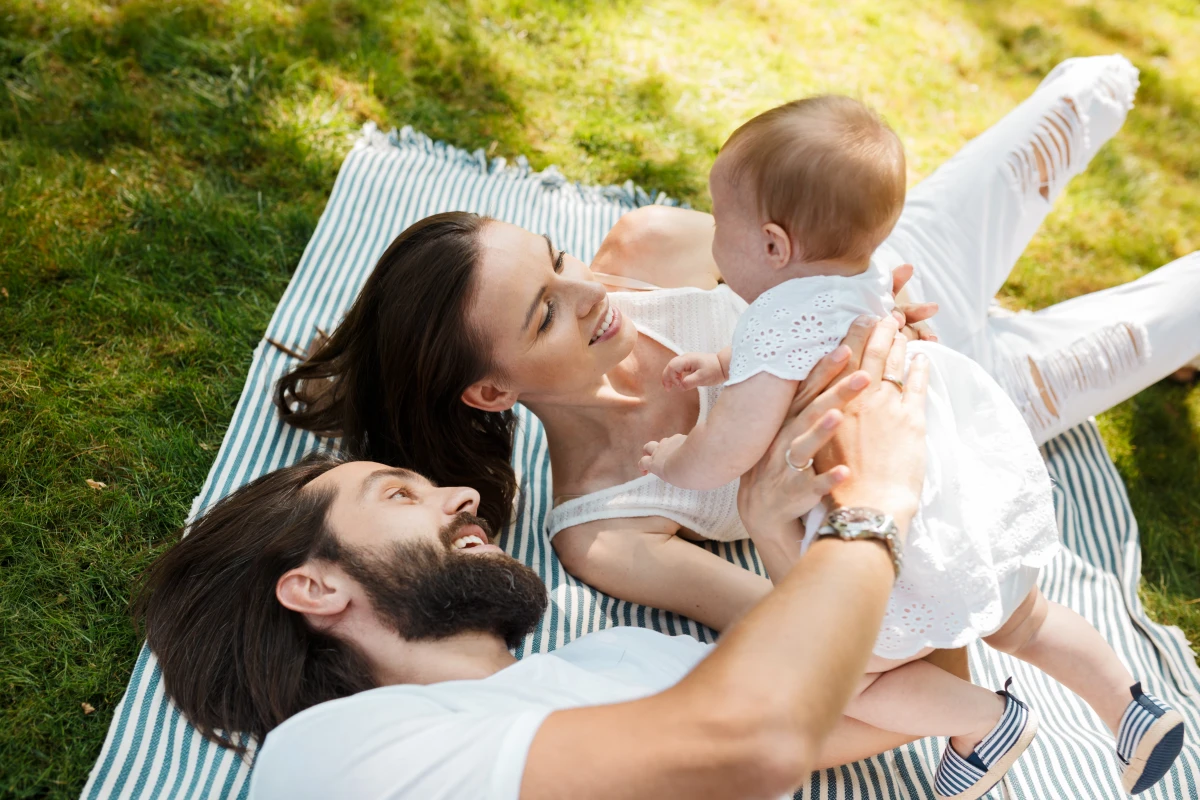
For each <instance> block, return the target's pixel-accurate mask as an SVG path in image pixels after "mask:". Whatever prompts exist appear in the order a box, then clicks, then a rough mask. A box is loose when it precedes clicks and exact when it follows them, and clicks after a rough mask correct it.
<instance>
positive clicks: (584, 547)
mask: <svg viewBox="0 0 1200 800" xmlns="http://www.w3.org/2000/svg"><path fill="white" fill-rule="evenodd" d="M668 524H669V523H668V521H667V520H662V519H661V518H655V517H649V518H629V519H612V520H601V521H599V522H592V523H585V524H583V525H576V526H574V527H571V528H567V529H565V530H562V531H560V532H559V533H558V535H556V536H555V537H554V538H553V539H552V540H551V542H552V544H553V546H554V550H555V552H556V553H557V554H558V557H559V560H560V561H561V562H562V564H563V567H565V568H566V570H567V572H569V573H571V574H572V575H573V576H575V577H576V578H578V579H580V580H582V581H584V582H586V583H588V584H589V585H591V586H594V587H595V588H597V589H599V590H600V591H602V592H605V593H606V594H610V595H612V596H613V597H619V598H620V599H622V600H626V601H628V602H631V603H640V604H641V605H644V606H650V607H652V608H661V609H664V610H666V611H673V612H675V613H676V614H682V615H683V616H685V617H689V618H690V619H694V620H696V621H697V622H699V623H701V624H702V625H707V626H709V627H710V628H714V629H716V630H718V631H722V630H726V629H727V628H729V626H730V625H732V624H733V623H734V621H736V620H737V619H738V617H740V616H741V615H742V614H744V613H745V612H747V611H749V610H750V608H751V607H753V606H754V605H755V604H756V603H757V602H758V601H760V600H762V599H763V598H764V597H766V596H767V595H768V594H769V593H770V591H771V582H770V581H769V580H767V579H766V578H763V577H761V576H759V575H755V574H754V573H753V572H751V571H750V570H747V569H743V568H742V567H740V566H738V565H737V564H733V563H730V562H729V561H726V560H725V559H723V558H721V557H720V556H718V555H715V554H714V553H711V552H709V551H708V550H705V549H704V548H702V547H697V546H696V545H694V544H691V543H690V542H686V541H684V540H682V539H680V538H679V537H677V536H675V534H674V528H677V527H678V526H674V528H672V529H671V531H670V532H666V531H667V528H668ZM656 527H657V530H655V528H656Z"/></svg>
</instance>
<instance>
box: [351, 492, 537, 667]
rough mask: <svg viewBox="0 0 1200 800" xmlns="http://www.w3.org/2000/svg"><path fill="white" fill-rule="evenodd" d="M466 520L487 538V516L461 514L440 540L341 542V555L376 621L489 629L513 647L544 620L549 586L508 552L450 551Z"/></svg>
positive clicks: (422, 636)
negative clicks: (378, 544) (381, 545)
mask: <svg viewBox="0 0 1200 800" xmlns="http://www.w3.org/2000/svg"><path fill="white" fill-rule="evenodd" d="M467 525H478V526H479V527H480V528H482V529H483V530H484V531H485V532H487V533H488V538H489V540H490V538H491V532H490V531H489V530H488V526H487V523H486V522H485V521H484V520H482V519H480V518H478V517H475V516H472V515H470V514H460V515H459V516H458V517H456V518H455V519H454V521H453V522H451V523H450V524H449V525H447V526H446V527H445V528H443V529H442V530H441V531H440V532H439V534H438V541H437V542H403V543H396V544H394V545H392V546H391V547H388V548H386V549H385V550H384V551H383V553H382V554H378V555H377V554H375V553H374V552H372V551H370V550H367V549H364V548H354V549H349V548H346V547H344V546H343V547H342V548H341V549H342V552H341V553H340V554H339V559H338V562H339V563H340V564H341V566H342V568H343V569H345V570H346V572H347V573H348V574H349V575H350V577H352V578H354V579H355V580H356V581H358V582H359V583H360V584H361V585H362V587H363V589H364V590H365V591H366V593H367V595H368V596H369V597H370V599H371V603H372V604H373V605H374V606H375V613H376V615H377V616H378V617H379V620H380V621H381V622H382V623H383V624H385V625H387V626H388V627H389V628H392V629H393V630H395V631H396V633H398V634H399V635H400V636H402V637H404V638H405V639H408V640H410V641H420V640H425V641H430V640H437V639H445V638H447V637H450V636H454V635H456V634H460V633H488V634H495V635H497V636H499V637H501V638H502V639H504V643H505V644H506V645H507V646H508V647H509V648H515V647H516V646H517V645H518V644H520V642H521V640H522V639H523V638H525V636H526V635H527V634H528V633H530V632H531V631H532V630H533V629H534V628H536V627H537V624H538V622H539V621H541V618H542V614H544V613H545V611H546V604H547V597H546V586H545V584H543V583H542V579H541V578H539V577H538V575H537V573H536V572H534V571H533V570H531V569H530V568H529V567H527V566H525V565H524V564H522V563H520V562H519V561H517V560H515V559H513V558H510V557H509V556H507V555H505V554H501V553H480V554H478V555H472V554H471V553H469V552H465V551H455V550H453V548H452V545H451V542H452V541H453V540H454V539H455V538H456V537H457V536H458V535H460V534H459V533H458V531H460V530H461V529H462V528H464V527H466V526H467Z"/></svg>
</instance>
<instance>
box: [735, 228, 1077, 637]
mask: <svg viewBox="0 0 1200 800" xmlns="http://www.w3.org/2000/svg"><path fill="white" fill-rule="evenodd" d="M881 255H882V256H883V258H881V259H878V260H873V261H872V264H871V266H870V267H869V268H868V269H867V270H866V271H865V272H863V273H862V274H861V275H855V276H852V277H841V276H814V277H811V278H798V279H795V280H789V281H785V282H784V283H781V284H779V285H778V286H775V287H773V288H771V289H769V290H768V291H766V292H763V294H762V295H760V296H759V297H758V299H756V300H755V301H754V302H753V303H752V304H751V305H750V308H749V309H748V310H747V311H746V312H745V313H744V314H743V315H742V317H741V319H740V320H738V324H737V330H736V332H735V333H734V336H733V354H732V357H731V361H730V367H729V382H728V384H729V385H733V384H737V383H740V382H741V381H744V380H746V379H747V378H750V377H752V376H753V375H757V374H759V373H761V372H767V373H770V374H771V375H774V376H775V377H777V378H782V379H784V380H793V381H801V380H804V379H805V378H806V377H808V373H809V370H810V369H811V368H812V367H813V365H815V364H816V363H817V361H819V360H820V359H821V358H822V357H823V356H825V355H826V354H828V353H829V352H830V351H832V350H833V349H834V348H835V347H837V345H838V343H839V342H841V341H842V339H843V338H845V336H846V334H847V332H848V331H849V329H850V325H851V324H852V323H853V322H854V320H855V319H856V318H857V317H859V316H861V315H863V314H875V315H876V316H882V315H884V314H887V313H890V311H891V309H892V297H891V283H892V281H891V273H890V272H889V271H888V270H887V269H885V268H884V267H883V266H881V263H880V262H882V261H889V260H890V259H889V258H888V257H887V256H888V254H887V252H886V247H885V248H881ZM909 350H910V353H911V355H913V356H915V355H916V354H918V353H923V354H924V355H926V356H928V357H929V360H930V379H929V393H928V403H927V415H926V436H925V445H926V469H925V486H924V488H923V489H922V492H921V508H920V510H919V511H918V513H917V516H916V517H915V518H914V519H913V522H912V527H911V528H910V530H909V535H908V542H907V544H906V546H905V550H904V567H903V569H902V570H901V572H900V577H899V579H898V580H897V581H896V586H895V588H894V589H893V590H892V596H891V599H890V600H889V602H888V610H887V614H886V616H885V617H884V620H883V626H882V628H881V629H880V632H879V637H878V639H877V640H876V642H875V654H876V655H878V656H881V657H883V658H893V659H899V658H907V657H909V656H912V655H914V654H916V653H918V652H920V651H921V650H924V649H926V648H930V647H935V648H953V647H962V646H963V645H966V644H969V643H971V642H972V641H974V640H976V639H978V638H980V637H982V636H986V635H987V634H989V633H993V632H995V631H996V630H997V629H998V628H999V627H1000V626H1001V625H1002V624H1003V623H1004V621H1005V620H1007V619H1008V618H1009V617H1010V616H1011V615H1012V612H1013V611H1015V610H1016V608H1017V606H1018V605H1019V604H1020V602H1021V600H1023V599H1024V594H1025V593H1027V592H1028V591H1029V589H1030V588H1031V587H1032V586H1033V584H1034V580H1035V579H1036V576H1037V570H1038V569H1039V568H1040V567H1042V566H1044V565H1045V564H1047V563H1049V562H1050V559H1052V558H1053V557H1054V554H1055V553H1056V552H1057V551H1058V547H1059V544H1058V528H1057V526H1056V525H1055V520H1054V501H1053V498H1052V497H1051V494H1050V476H1049V475H1048V474H1047V472H1046V465H1045V463H1044V462H1043V461H1042V457H1041V454H1040V453H1038V450H1037V446H1036V445H1035V444H1034V442H1033V438H1032V437H1031V436H1030V435H1029V427H1028V426H1027V425H1026V424H1025V421H1024V420H1023V419H1022V418H1021V415H1020V413H1019V412H1018V411H1017V409H1016V407H1015V406H1014V405H1013V403H1012V401H1011V400H1010V399H1009V398H1008V396H1007V395H1005V394H1004V391H1003V390H1002V389H1001V388H1000V386H999V385H998V384H997V383H996V381H994V380H993V379H992V378H991V376H989V375H988V374H987V373H986V372H984V371H983V368H982V367H980V366H979V365H978V364H976V363H975V362H974V361H972V360H971V359H969V358H967V357H966V356H963V355H961V354H959V353H955V352H954V351H953V350H950V349H948V348H946V347H942V346H941V345H938V344H930V343H926V342H919V343H914V344H913V345H911V347H910V348H909ZM825 516H826V508H825V507H823V506H821V507H818V508H816V509H814V510H813V511H812V512H811V513H809V515H808V517H807V519H806V528H807V530H806V537H805V542H804V547H805V548H807V546H808V544H809V543H811V541H812V539H813V538H814V537H815V536H816V532H817V529H818V528H820V526H821V525H822V524H823V523H824V521H825ZM1022 589H1023V590H1024V591H1023V592H1022V591H1021V590H1022Z"/></svg>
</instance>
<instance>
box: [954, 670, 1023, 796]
mask: <svg viewBox="0 0 1200 800" xmlns="http://www.w3.org/2000/svg"><path fill="white" fill-rule="evenodd" d="M1010 686H1012V678H1009V679H1008V680H1007V681H1006V682H1005V684H1004V688H1003V689H1001V690H1000V691H998V692H996V694H998V695H1000V696H1001V697H1003V698H1004V701H1005V702H1004V715H1003V716H1002V717H1000V721H999V722H998V723H996V727H994V728H992V730H991V732H990V733H988V735H987V736H985V737H983V741H982V742H980V743H979V746H978V747H976V748H975V750H974V751H973V752H972V753H971V754H970V755H968V756H967V757H966V758H964V757H962V756H960V755H959V754H958V753H956V752H955V751H954V748H953V747H951V746H950V745H949V744H947V745H946V749H945V751H943V752H942V761H941V763H940V764H938V769H937V775H936V777H935V778H934V781H933V788H934V792H935V793H936V795H937V797H938V800H976V798H979V797H983V796H984V795H985V794H987V793H988V791H989V790H990V789H991V788H992V787H993V786H995V785H996V784H997V783H999V782H1000V779H1001V778H1003V777H1004V773H1006V772H1008V770H1009V769H1010V768H1011V767H1012V765H1013V763H1014V762H1015V761H1016V760H1017V758H1018V757H1019V756H1020V755H1021V753H1024V752H1025V748H1027V747H1029V743H1030V742H1032V741H1033V737H1034V736H1035V735H1036V734H1037V727H1038V723H1037V715H1036V714H1034V713H1033V711H1031V710H1030V709H1029V706H1027V705H1025V704H1024V703H1022V702H1021V701H1020V700H1018V699H1017V698H1015V697H1013V695H1012V693H1011V692H1009V690H1008V687H1010Z"/></svg>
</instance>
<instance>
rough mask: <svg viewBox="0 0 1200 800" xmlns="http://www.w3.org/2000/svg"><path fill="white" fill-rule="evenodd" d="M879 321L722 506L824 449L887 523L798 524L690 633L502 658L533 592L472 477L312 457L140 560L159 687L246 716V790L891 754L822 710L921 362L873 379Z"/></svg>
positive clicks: (895, 366) (864, 623)
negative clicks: (845, 372)
mask: <svg viewBox="0 0 1200 800" xmlns="http://www.w3.org/2000/svg"><path fill="white" fill-rule="evenodd" d="M894 334H895V326H894V324H893V325H890V326H889V324H888V321H885V322H884V323H881V324H880V325H879V326H878V327H877V329H876V334H875V335H874V336H873V337H872V339H871V342H870V343H869V344H868V346H867V350H866V353H865V355H864V357H863V362H862V371H860V372H856V373H854V374H853V375H851V376H848V377H846V378H844V379H842V380H841V381H840V382H839V383H838V384H837V385H836V386H835V387H834V388H832V389H830V390H828V391H827V392H826V393H825V394H823V395H821V396H820V397H819V398H817V400H815V401H813V403H812V404H811V405H810V406H809V408H808V409H806V411H805V412H804V414H802V415H801V417H800V418H799V419H798V420H797V421H796V422H794V423H792V425H791V426H785V428H784V431H782V432H781V434H780V437H779V439H778V440H777V441H776V443H775V445H774V446H773V447H772V449H771V451H770V452H768V454H767V455H766V456H765V457H764V459H763V462H762V463H760V465H759V466H758V467H756V468H755V470H753V471H752V473H750V474H749V475H748V476H747V478H745V479H744V481H743V488H744V490H745V491H744V493H743V494H744V498H743V500H744V501H745V502H744V503H743V509H742V510H743V516H744V517H746V518H747V519H746V521H747V528H748V529H749V530H750V531H751V532H752V533H753V534H754V535H755V538H756V541H758V540H759V537H760V536H761V537H762V538H763V540H764V541H767V540H772V539H774V540H776V541H778V540H780V538H781V531H782V538H786V536H787V535H788V533H789V532H790V531H791V530H794V526H795V516H794V515H792V516H791V518H790V519H782V520H780V521H779V522H774V521H771V520H774V519H777V518H779V517H780V514H779V513H778V508H780V507H783V506H786V504H787V499H788V496H789V493H795V492H796V491H797V489H798V487H800V486H801V485H802V483H801V482H802V481H811V480H812V473H811V471H810V472H809V473H808V474H807V475H806V474H805V473H804V472H803V471H801V472H794V471H792V469H794V468H792V469H789V468H788V467H786V466H783V464H784V462H785V452H787V451H789V450H790V455H791V458H792V460H793V463H796V461H797V460H798V461H799V462H800V463H804V461H805V460H806V459H807V458H808V455H809V454H815V455H818V458H817V462H818V466H819V467H820V466H826V465H827V466H832V465H834V464H844V465H846V466H847V467H848V468H849V475H850V477H849V478H848V479H846V480H843V481H841V482H840V483H837V485H836V486H835V488H834V489H833V492H832V498H833V501H834V502H835V503H836V504H837V505H839V506H841V507H847V508H849V507H853V508H869V509H873V510H874V511H876V512H879V513H880V514H881V516H882V515H887V516H890V517H891V519H892V521H894V528H892V527H891V524H890V523H887V522H886V521H884V520H880V521H878V522H877V523H876V524H875V525H874V527H873V529H872V530H871V531H868V532H867V535H866V536H865V538H863V539H856V540H843V539H840V538H838V537H836V536H830V537H824V538H821V539H819V540H818V541H817V542H816V543H814V545H813V546H812V548H811V549H810V550H809V552H808V554H807V555H806V556H805V558H804V559H802V560H801V561H800V562H799V564H798V565H797V566H796V568H795V569H793V570H792V572H791V574H789V575H787V576H786V577H782V578H781V579H779V580H777V581H776V584H777V586H776V589H775V591H774V592H773V593H772V594H771V596H769V597H768V598H767V599H766V600H764V601H763V602H762V603H760V604H759V605H758V606H757V607H755V608H754V609H752V610H751V611H750V612H749V613H748V614H747V615H746V616H745V617H744V618H743V619H742V620H740V621H739V622H738V623H737V624H736V625H735V626H734V627H733V628H732V629H731V630H730V631H728V632H727V633H726V634H725V635H724V636H723V637H722V639H721V642H720V643H719V644H718V645H716V646H715V647H710V646H706V645H702V644H700V643H699V642H697V641H695V640H694V639H690V638H688V637H669V636H664V635H662V634H658V633H655V632H652V631H646V630H641V629H636V628H617V629H610V630H606V631H601V632H597V633H593V634H589V635H586V636H583V637H581V638H579V639H577V640H575V641H574V642H572V643H571V644H568V645H566V646H564V647H562V648H559V649H558V650H556V651H554V652H553V653H550V654H543V655H534V656H530V657H527V658H525V659H524V660H522V661H520V662H517V661H516V660H515V659H514V658H513V656H512V655H511V653H510V652H509V648H510V647H512V646H514V645H515V644H516V643H517V642H518V641H519V640H520V639H521V638H522V637H523V636H524V635H526V634H527V633H528V632H529V631H531V630H532V629H533V628H534V627H535V626H536V624H537V622H538V620H539V619H540V617H541V615H542V613H543V611H544V609H545V607H546V592H545V588H544V586H543V584H542V583H541V581H540V579H539V578H538V577H537V575H536V574H535V573H533V572H532V571H531V570H529V569H528V568H527V567H525V566H524V565H522V564H520V563H518V562H516V561H515V560H513V559H512V558H510V557H509V556H508V555H506V554H505V553H504V552H503V551H502V550H500V549H499V548H498V547H495V545H493V544H492V543H491V531H489V530H487V526H486V524H485V523H483V522H482V521H481V520H480V519H479V518H477V517H476V516H474V514H475V511H476V507H477V503H478V499H479V498H478V494H477V493H475V492H474V490H471V489H467V488H461V487H437V486H434V485H433V484H431V483H430V482H428V481H427V480H425V479H424V478H422V477H421V476H420V475H417V474H415V473H412V472H409V471H406V470H400V469H394V468H389V467H386V466H384V465H381V464H374V463H369V462H353V461H352V462H341V461H338V460H336V459H333V458H330V457H314V458H310V459H307V460H305V461H304V462H301V463H300V464H298V465H296V466H294V467H289V468H286V469H283V470H279V471H278V472H275V473H272V474H270V475H267V476H264V477H263V478H260V479H259V480H257V481H255V482H253V483H251V484H249V485H247V486H246V487H243V488H242V489H240V490H238V491H237V492H235V493H234V494H232V495H230V496H229V497H228V498H226V499H225V500H223V501H222V502H221V503H218V504H217V505H216V506H214V507H213V508H212V509H211V510H209V511H208V512H207V513H206V514H205V515H204V516H202V517H201V518H199V519H198V520H197V521H196V522H195V523H194V524H193V526H192V528H191V530H190V533H189V535H188V536H187V537H186V538H185V539H184V540H183V541H182V542H181V543H180V544H179V545H177V546H176V547H175V548H173V549H172V550H170V551H168V553H167V554H165V555H164V556H163V558H162V559H160V561H159V562H158V563H157V564H156V565H155V566H154V568H153V569H152V570H151V573H150V576H149V578H148V581H147V584H146V589H145V591H144V593H143V595H142V598H141V600H140V602H139V612H140V613H141V614H142V615H143V616H144V617H145V622H146V631H147V638H148V640H149V642H150V645H151V647H152V649H154V651H155V652H156V654H157V655H158V657H159V661H160V665H161V667H162V670H163V676H164V680H165V683H166V687H167V691H168V693H169V694H170V695H171V696H172V698H173V699H174V700H175V702H176V703H177V704H178V705H179V706H180V707H181V708H182V709H183V711H184V712H185V713H186V714H187V716H188V717H189V718H190V719H191V720H192V722H193V723H194V724H196V725H197V727H198V728H199V729H200V730H201V731H202V732H203V733H205V734H206V735H208V736H210V737H212V738H216V739H218V740H221V741H226V742H229V743H231V744H234V745H235V746H236V745H239V744H240V743H241V739H239V738H233V737H231V736H229V735H228V734H227V733H226V732H228V731H240V732H245V733H249V734H253V735H255V736H257V737H260V738H261V737H262V736H264V735H266V734H268V733H269V735H267V737H266V740H265V743H264V745H263V747H262V749H261V751H260V753H259V755H258V758H257V764H256V767H255V772H254V776H253V778H252V784H251V796H252V797H254V798H276V797H289V798H295V797H356V798H357V797H364V798H367V797H369V798H376V797H378V798H384V797H386V798H420V799H421V800H424V799H425V798H433V797H447V798H451V797H464V798H480V797H496V798H516V797H521V798H561V797H570V798H589V797H605V798H608V797H614V796H616V797H646V798H663V797H689V798H707V797H774V796H779V795H781V794H786V793H788V792H789V791H791V790H792V789H793V788H794V787H796V786H797V785H799V784H801V783H802V782H803V781H804V780H805V779H806V778H807V776H808V773H809V772H810V771H811V770H812V769H813V768H814V767H816V766H819V765H823V764H830V763H840V762H843V761H845V760H850V759H852V758H856V757H861V756H865V755H868V754H870V753H874V752H878V751H881V750H883V749H887V748H888V747H892V746H895V745H896V744H899V743H900V742H901V741H903V738H902V737H898V736H896V735H895V734H888V733H885V732H882V731H876V730H874V729H870V728H867V727H866V726H861V725H857V724H854V723H850V722H848V721H843V722H842V723H841V727H838V723H839V718H840V716H841V711H842V708H843V706H844V705H845V703H846V701H847V700H848V698H849V696H850V693H851V691H852V690H853V689H854V687H855V685H856V683H857V681H858V679H859V677H860V676H861V675H862V672H863V668H864V665H865V663H866V659H867V657H868V655H869V653H870V651H871V647H872V645H873V643H874V640H875V635H876V633H877V631H878V626H879V623H880V620H881V618H882V616H883V611H884V608H885V606H886V602H887V597H888V594H889V592H890V590H891V585H892V580H893V577H894V560H893V558H894V555H895V547H896V546H898V544H895V545H889V543H888V542H886V541H885V540H884V539H882V538H880V535H882V534H883V533H886V532H888V531H890V532H891V533H892V534H893V535H894V537H896V538H898V539H899V540H900V541H902V540H903V537H904V535H905V533H906V531H907V526H908V523H909V520H910V518H911V517H912V515H913V513H914V512H915V509H916V507H917V502H918V495H919V491H920V486H921V478H922V474H923V462H922V458H923V454H924V444H923V424H924V394H925V374H926V373H925V370H924V366H923V365H922V364H921V363H920V360H918V362H917V364H915V365H914V366H913V368H912V370H911V372H910V375H909V381H908V386H907V389H906V390H905V391H904V392H903V394H902V393H901V391H900V390H899V389H898V386H897V384H896V383H893V382H887V381H882V378H883V376H884V375H888V376H889V377H890V376H892V375H895V374H900V373H901V370H902V366H903V364H904V344H903V338H902V337H899V338H897V339H895V340H893V338H892V337H893V336H894ZM839 409H845V412H844V416H843V413H842V412H841V411H840V410H839ZM831 423H832V424H831ZM798 431H803V433H802V434H801V435H799V436H797V435H796V434H797V432H798ZM868 449H869V450H870V452H869V453H868V452H867V450H868ZM822 461H824V462H825V463H824V464H822ZM826 471H828V470H826ZM761 508H774V509H776V510H775V511H774V512H771V513H760V511H756V510H755V509H761ZM776 526H793V527H792V528H786V529H782V528H776V529H771V528H773V527H776ZM812 609H820V612H821V613H819V614H814V613H811V611H812ZM835 727H836V728H837V734H836V735H835V736H834V737H833V738H832V739H830V738H829V737H830V732H831V731H833V730H834V729H835Z"/></svg>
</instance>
